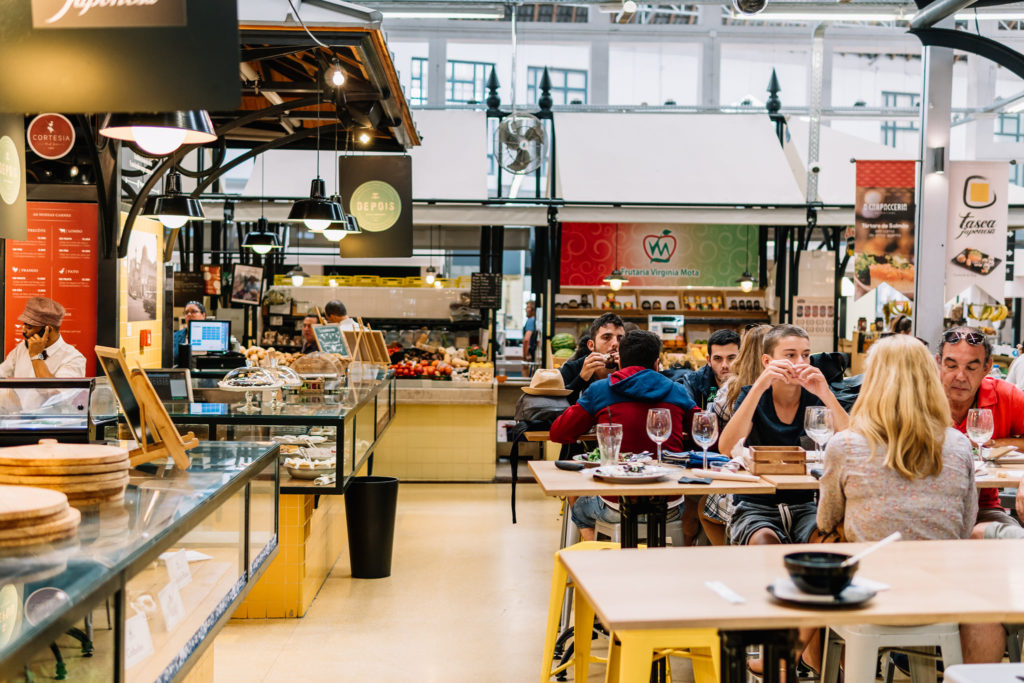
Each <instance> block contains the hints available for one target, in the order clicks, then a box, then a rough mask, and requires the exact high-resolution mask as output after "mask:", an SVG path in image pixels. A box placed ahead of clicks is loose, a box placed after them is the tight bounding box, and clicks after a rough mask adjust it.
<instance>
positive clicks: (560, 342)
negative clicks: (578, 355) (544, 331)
mask: <svg viewBox="0 0 1024 683" xmlns="http://www.w3.org/2000/svg"><path fill="white" fill-rule="evenodd" d="M561 349H567V350H568V351H569V352H570V353H569V355H570V356H571V355H572V352H573V351H575V350H576V340H575V339H574V338H573V336H572V335H571V334H567V333H564V332H563V333H562V334H556V335H555V336H554V337H552V338H551V350H552V351H555V352H557V351H559V350H561ZM555 355H556V356H557V355H558V354H557V353H556V354H555Z"/></svg>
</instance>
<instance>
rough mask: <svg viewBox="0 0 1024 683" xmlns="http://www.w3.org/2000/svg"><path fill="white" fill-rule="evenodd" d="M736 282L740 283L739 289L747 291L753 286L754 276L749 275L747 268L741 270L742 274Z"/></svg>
mask: <svg viewBox="0 0 1024 683" xmlns="http://www.w3.org/2000/svg"><path fill="white" fill-rule="evenodd" d="M736 282H738V283H739V284H740V289H741V290H743V291H744V292H749V291H750V290H752V289H753V288H754V276H753V275H751V273H750V271H749V270H745V271H743V275H741V276H740V279H739V280H737V281H736Z"/></svg>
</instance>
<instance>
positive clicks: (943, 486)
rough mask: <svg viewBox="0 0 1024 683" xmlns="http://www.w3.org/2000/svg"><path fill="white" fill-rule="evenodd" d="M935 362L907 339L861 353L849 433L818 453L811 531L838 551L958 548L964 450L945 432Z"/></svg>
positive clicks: (971, 509)
mask: <svg viewBox="0 0 1024 683" xmlns="http://www.w3.org/2000/svg"><path fill="white" fill-rule="evenodd" d="M951 421H952V418H951V417H950V415H949V402H948V401H946V398H945V394H944V393H943V390H942V384H941V383H940V382H939V373H938V370H937V369H936V366H935V359H934V358H932V356H931V354H929V353H928V349H926V348H925V347H924V346H923V345H922V344H921V343H920V342H918V341H917V340H916V339H914V338H913V337H909V336H905V335H895V336H892V337H889V338H886V339H883V340H880V341H879V342H877V343H876V344H874V345H873V346H872V347H871V350H870V351H869V352H868V357H867V369H866V371H865V373H864V383H863V385H862V386H861V390H860V397H859V398H858V400H857V403H856V405H854V407H853V412H852V414H851V421H850V428H849V429H848V430H846V431H844V432H840V433H839V434H836V435H835V437H833V438H832V440H831V441H830V442H829V444H828V448H827V449H826V450H825V474H824V476H822V478H821V487H820V493H819V500H818V528H819V529H820V530H822V531H825V532H832V531H835V530H836V529H837V528H838V527H839V525H840V524H842V526H843V531H844V535H845V537H846V540H847V541H851V542H860V541H877V540H881V539H882V538H885V537H886V536H888V535H889V534H891V533H893V532H894V531H899V532H900V533H901V534H903V537H904V538H906V539H921V540H929V539H951V538H968V537H969V536H970V533H971V529H972V528H973V526H974V519H975V517H976V516H977V508H978V493H977V490H976V489H975V487H974V466H973V463H972V461H971V445H970V442H968V440H967V438H966V437H965V436H964V435H963V434H961V433H959V432H958V431H956V430H955V429H953V428H952V427H950V423H951Z"/></svg>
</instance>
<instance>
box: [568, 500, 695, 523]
mask: <svg viewBox="0 0 1024 683" xmlns="http://www.w3.org/2000/svg"><path fill="white" fill-rule="evenodd" d="M682 510H683V505H682V502H680V504H679V505H676V506H675V507H670V508H669V509H668V514H666V515H665V521H666V522H673V521H675V520H677V519H679V516H680V514H682ZM644 517H645V515H640V521H644ZM598 520H600V521H602V522H604V523H606V524H618V523H620V522H621V521H622V515H621V514H620V513H619V511H618V510H616V509H615V508H612V507H609V506H608V504H607V503H605V502H604V501H603V500H601V496H582V497H580V498H577V499H576V502H575V503H573V506H572V523H573V524H575V525H576V526H577V527H579V528H580V529H593V528H594V526H595V525H596V524H597V522H598Z"/></svg>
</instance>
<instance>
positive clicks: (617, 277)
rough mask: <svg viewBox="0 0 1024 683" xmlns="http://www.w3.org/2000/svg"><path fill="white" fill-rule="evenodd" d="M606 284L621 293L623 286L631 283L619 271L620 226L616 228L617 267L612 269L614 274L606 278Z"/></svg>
mask: <svg viewBox="0 0 1024 683" xmlns="http://www.w3.org/2000/svg"><path fill="white" fill-rule="evenodd" d="M604 282H605V284H607V285H608V286H609V287H611V289H612V291H613V292H617V291H619V290H620V289H622V285H624V284H626V283H627V282H629V280H627V279H626V276H625V275H623V274H622V271H621V270H620V269H619V226H615V267H614V268H612V274H611V275H609V276H608V277H606V278H605V279H604Z"/></svg>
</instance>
